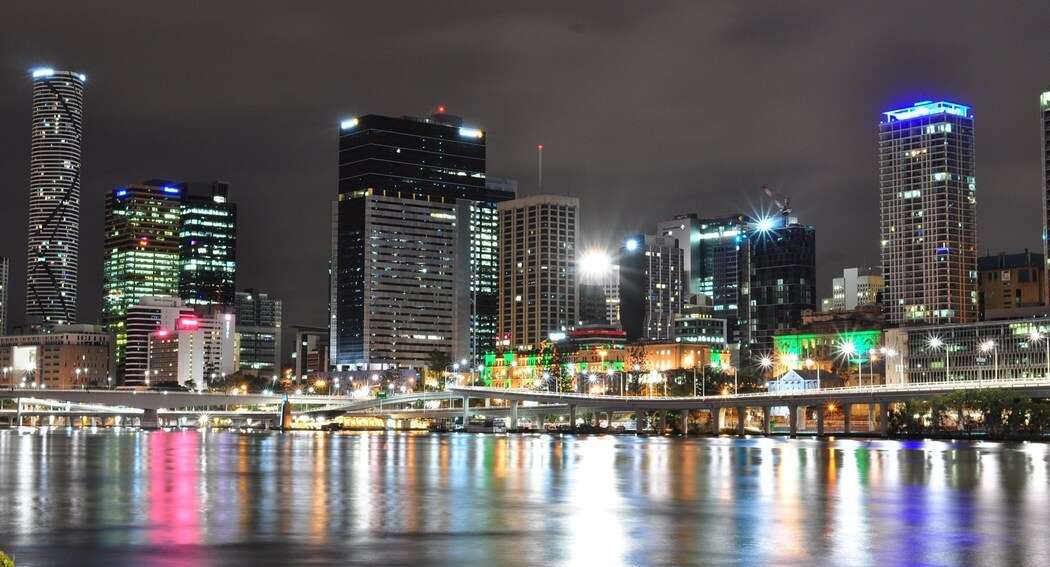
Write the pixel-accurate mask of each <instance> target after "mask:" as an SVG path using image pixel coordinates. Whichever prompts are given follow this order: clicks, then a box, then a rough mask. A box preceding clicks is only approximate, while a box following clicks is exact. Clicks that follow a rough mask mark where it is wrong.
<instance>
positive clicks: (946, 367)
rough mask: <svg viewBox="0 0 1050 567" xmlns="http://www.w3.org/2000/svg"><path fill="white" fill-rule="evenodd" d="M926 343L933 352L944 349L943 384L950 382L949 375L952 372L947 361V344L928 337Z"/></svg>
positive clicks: (949, 362) (938, 339) (937, 338)
mask: <svg viewBox="0 0 1050 567" xmlns="http://www.w3.org/2000/svg"><path fill="white" fill-rule="evenodd" d="M926 343H927V344H928V345H929V346H930V348H932V349H933V350H938V349H940V348H942V347H943V348H944V381H945V382H949V381H951V379H952V375H951V371H952V370H951V368H952V367H951V361H950V360H949V359H948V344H947V343H945V342H944V341H943V340H941V338H940V337H930V339H929V340H928V341H926Z"/></svg>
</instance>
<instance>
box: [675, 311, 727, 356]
mask: <svg viewBox="0 0 1050 567" xmlns="http://www.w3.org/2000/svg"><path fill="white" fill-rule="evenodd" d="M727 329H728V325H727V324H726V320H725V319H722V318H719V317H715V316H714V311H712V310H711V307H710V306H706V305H684V306H683V307H682V313H681V314H680V315H678V316H677V317H675V319H674V340H675V342H676V343H703V344H710V345H715V346H717V347H718V348H726V331H727Z"/></svg>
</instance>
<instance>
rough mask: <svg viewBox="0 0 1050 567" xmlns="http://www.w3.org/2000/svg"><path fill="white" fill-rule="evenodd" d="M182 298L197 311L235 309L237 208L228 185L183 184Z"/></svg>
mask: <svg viewBox="0 0 1050 567" xmlns="http://www.w3.org/2000/svg"><path fill="white" fill-rule="evenodd" d="M176 187H177V188H178V189H180V190H181V191H182V205H181V209H180V220H179V264H180V270H179V297H181V298H182V300H183V302H184V303H185V304H186V305H189V306H192V307H195V308H198V309H200V308H202V307H204V308H210V307H218V308H220V309H225V310H228V309H229V308H231V307H233V304H234V293H235V292H236V287H235V276H236V273H237V205H235V204H233V203H231V202H230V200H229V185H228V184H226V183H221V182H218V181H216V182H212V183H180V184H179V185H177V186H176Z"/></svg>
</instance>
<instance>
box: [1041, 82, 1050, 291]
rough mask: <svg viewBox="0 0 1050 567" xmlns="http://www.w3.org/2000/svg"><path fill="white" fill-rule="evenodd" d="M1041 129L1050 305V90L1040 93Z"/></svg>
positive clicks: (1046, 283) (1045, 258) (1046, 282)
mask: <svg viewBox="0 0 1050 567" xmlns="http://www.w3.org/2000/svg"><path fill="white" fill-rule="evenodd" d="M1039 113H1040V118H1041V119H1042V128H1041V129H1040V131H1041V133H1042V138H1043V147H1042V151H1043V195H1042V197H1043V204H1042V206H1041V207H1040V209H1042V212H1043V263H1044V268H1045V270H1046V271H1047V274H1044V275H1043V299H1044V300H1045V301H1046V302H1047V305H1050V289H1048V287H1047V286H1050V90H1048V91H1045V92H1043V93H1042V94H1040V95H1039Z"/></svg>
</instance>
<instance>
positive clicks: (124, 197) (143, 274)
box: [102, 179, 182, 375]
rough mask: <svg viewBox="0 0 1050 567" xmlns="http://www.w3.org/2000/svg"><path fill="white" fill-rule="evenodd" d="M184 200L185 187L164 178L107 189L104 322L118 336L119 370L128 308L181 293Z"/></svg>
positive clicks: (119, 370)
mask: <svg viewBox="0 0 1050 567" xmlns="http://www.w3.org/2000/svg"><path fill="white" fill-rule="evenodd" d="M181 203H182V190H181V189H179V188H178V187H176V186H175V184H174V183H172V182H170V181H164V180H160V179H153V180H149V181H143V182H142V183H133V184H130V185H127V186H125V187H118V188H116V189H114V190H113V191H110V192H109V193H108V194H107V195H106V205H105V207H106V225H105V229H106V237H105V242H104V250H103V258H102V324H103V325H104V326H105V328H106V330H107V331H109V332H111V333H113V334H114V335H115V336H116V344H115V347H116V355H117V368H118V373H120V374H121V375H124V370H125V367H124V364H123V362H124V352H125V346H126V345H127V327H126V321H125V314H126V312H127V309H128V308H129V307H131V306H132V305H135V304H137V303H138V302H139V300H141V299H142V298H144V297H174V296H177V295H178V289H179V239H178V230H179V211H180V207H181ZM142 370H143V371H144V370H145V368H144V367H143V369H142Z"/></svg>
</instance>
